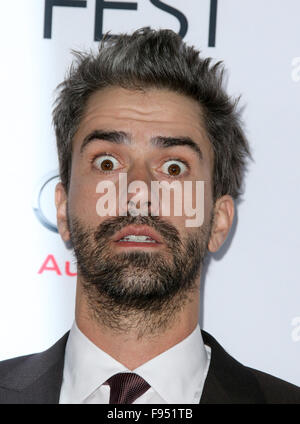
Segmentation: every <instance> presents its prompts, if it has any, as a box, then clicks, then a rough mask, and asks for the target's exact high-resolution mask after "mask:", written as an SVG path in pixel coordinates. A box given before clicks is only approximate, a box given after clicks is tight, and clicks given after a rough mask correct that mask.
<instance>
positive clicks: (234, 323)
mask: <svg viewBox="0 0 300 424" xmlns="http://www.w3.org/2000/svg"><path fill="white" fill-rule="evenodd" d="M46 3H47V4H48V6H49V5H50V4H51V3H53V4H56V6H54V7H53V10H52V11H51V8H50V9H49V10H50V12H52V13H51V14H52V28H50V20H49V16H51V14H50V15H47V19H46V21H45V6H46ZM62 3H64V4H65V6H58V4H62ZM112 3H115V2H112V1H111V2H104V1H102V0H101V1H100V0H98V2H97V4H98V9H97V18H98V19H97V25H96V28H95V13H96V0H87V1H77V0H73V1H58V0H56V1H52V2H51V1H47V2H45V1H44V0H25V1H24V0H10V1H2V2H1V15H0V31H1V34H0V35H1V37H0V46H1V49H0V54H1V67H0V72H1V80H0V81H1V101H0V119H1V155H0V176H1V196H2V202H1V206H2V207H1V211H0V216H1V222H2V226H1V244H0V246H1V282H0V338H1V348H0V359H6V358H9V357H13V356H18V355H23V354H28V353H33V352H37V351H41V350H44V349H46V348H48V347H49V346H50V345H51V344H53V343H54V342H55V341H56V340H57V339H58V338H59V337H60V336H62V335H63V334H64V333H65V332H66V331H67V330H68V329H69V328H70V326H71V324H72V321H73V319H74V299H75V283H76V277H75V276H71V275H70V274H74V273H75V272H76V269H75V266H74V261H73V258H72V255H71V253H70V252H69V251H68V250H66V248H65V246H64V244H63V243H62V241H61V240H60V238H59V235H58V234H57V233H55V232H53V231H51V230H49V229H48V228H46V227H45V226H43V225H42V224H41V223H40V221H39V220H38V218H37V216H36V213H35V212H34V208H37V207H39V211H40V212H41V211H42V213H43V215H44V217H45V218H47V219H48V221H49V222H50V223H51V222H52V223H54V224H55V211H54V197H53V195H54V186H55V182H56V180H55V179H51V178H52V176H53V173H54V174H55V170H56V169H57V166H58V164H57V157H56V147H55V138H54V133H53V129H52V126H51V110H52V102H53V99H54V94H53V92H54V89H55V87H56V86H57V84H58V83H59V82H61V80H62V79H63V78H64V75H65V72H66V69H67V66H68V65H69V64H70V61H71V59H72V56H71V53H70V50H71V49H82V48H84V49H86V48H95V47H97V42H95V41H94V38H95V32H96V34H98V35H99V33H100V30H101V25H100V24H101V23H103V32H105V31H108V30H111V32H112V33H118V32H120V31H126V32H131V31H133V30H134V29H136V28H139V27H141V26H152V27H154V28H171V29H173V30H175V31H177V32H179V31H182V32H186V34H185V35H184V34H183V35H184V39H185V41H187V42H188V43H190V44H194V45H195V46H197V47H198V48H200V49H201V51H202V53H203V55H204V56H212V57H214V58H215V59H222V60H224V62H225V64H226V67H227V69H228V90H229V92H230V93H231V94H233V95H234V96H236V95H239V94H240V93H242V100H241V104H242V105H244V106H245V110H244V114H243V116H244V120H245V122H246V127H247V134H248V137H249V139H250V143H251V146H252V151H253V156H254V160H255V162H254V163H252V164H251V167H250V171H249V173H248V175H247V183H246V190H245V194H244V196H243V202H242V203H241V204H240V205H239V207H238V218H237V221H236V223H235V228H234V230H233V232H232V235H231V237H230V239H229V240H228V242H227V243H226V245H225V246H224V248H223V249H222V251H221V252H220V253H218V254H217V255H215V256H214V257H213V258H212V259H211V261H210V264H209V268H208V271H207V273H206V278H205V285H204V289H203V293H202V311H201V317H200V320H201V324H202V326H203V328H204V329H206V330H207V331H209V332H210V333H211V334H212V335H214V336H215V337H216V338H217V340H218V341H219V342H220V343H221V344H222V345H223V346H224V347H225V349H226V350H227V351H228V352H229V353H230V354H231V355H233V356H234V357H235V358H236V359H238V360H239V361H240V362H243V363H245V364H247V365H249V366H251V367H254V368H257V369H261V370H263V371H266V372H269V373H271V374H273V375H276V376H278V377H280V378H283V379H285V380H287V381H290V382H292V383H295V384H298V385H300V367H299V354H300V285H299V283H300V279H299V263H300V262H299V252H300V241H299V239H300V225H299V208H300V200H299V188H298V184H299V182H300V167H299V158H300V140H299V135H300V130H299V128H300V126H299V120H300V114H299V112H300V100H299V99H300V97H299V96H300V43H299V41H300V26H299V16H300V2H299V1H298V0H286V1H282V0H281V1H280V0H264V1H263V2H262V1H260V0H243V1H240V0H219V2H218V4H217V15H216V16H217V20H216V28H215V31H214V25H213V21H214V20H213V19H212V20H210V7H211V5H212V7H213V6H214V4H215V3H216V2H215V1H214V0H212V1H210V0H198V1H197V0H188V1H184V2H183V1H180V0H166V1H164V2H161V1H155V0H153V1H150V0H135V1H128V2H124V1H123V2H120V1H119V2H117V3H115V6H117V7H118V9H111V8H110V9H108V8H107V7H108V6H109V5H111V4H112ZM120 3H123V6H124V3H126V4H125V6H126V7H127V8H128V7H130V5H128V4H129V3H131V4H132V5H131V9H129V10H121V9H120ZM101 4H102V6H105V7H106V8H105V9H104V10H103V16H101V10H100V6H101ZM79 5H80V6H82V7H75V6H79ZM164 5H169V6H172V7H173V8H176V9H177V11H178V12H176V11H174V10H171V11H170V10H169V11H168V10H167V11H166V10H163V9H164ZM71 6H73V7H71ZM212 10H213V9H212ZM213 16H214V14H213V13H212V17H213ZM45 22H46V24H45ZM50 29H51V31H50ZM49 31H50V32H51V34H49ZM209 34H210V37H209ZM214 35H215V41H214ZM50 36H51V38H49V37H50ZM45 37H48V38H45ZM209 40H210V41H209ZM209 44H210V46H209ZM46 181H49V183H48V184H46V185H45V183H46ZM42 188H43V190H41V189H42Z"/></svg>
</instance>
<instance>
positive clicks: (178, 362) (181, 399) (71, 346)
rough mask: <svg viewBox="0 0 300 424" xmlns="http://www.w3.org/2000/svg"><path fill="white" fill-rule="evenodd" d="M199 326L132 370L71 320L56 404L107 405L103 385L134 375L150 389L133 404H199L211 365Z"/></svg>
mask: <svg viewBox="0 0 300 424" xmlns="http://www.w3.org/2000/svg"><path fill="white" fill-rule="evenodd" d="M210 355H211V351H210V348H209V347H208V346H206V345H204V343H203V339H202V335H201V331H200V327H199V325H197V326H196V328H195V330H194V331H193V332H192V333H191V334H190V335H189V336H188V337H186V338H185V339H184V340H182V341H181V342H180V343H178V344H176V345H175V346H173V347H171V348H170V349H168V350H166V351H165V352H163V353H161V354H160V355H158V356H156V357H155V358H153V359H151V360H150V361H148V362H146V363H144V364H143V365H141V366H139V367H138V368H136V369H135V370H133V371H131V370H129V369H127V368H126V367H125V366H124V365H122V364H121V363H119V362H118V361H116V360H115V359H114V358H112V357H111V356H110V355H108V354H107V353H106V352H104V351H103V350H101V349H100V348H99V347H97V346H96V345H95V344H94V343H92V342H91V341H90V340H89V339H88V338H87V337H86V336H85V335H84V334H83V333H82V332H81V331H80V330H79V328H78V327H77V325H76V322H75V321H74V323H73V326H72V328H71V331H70V335H69V338H68V341H67V345H66V353H65V363H64V372H63V382H62V387H61V392H60V399H59V403H61V404H62V403H75V404H93V403H96V404H108V403H109V394H110V387H109V386H108V385H106V384H103V383H105V382H106V381H107V380H108V379H109V378H110V377H112V376H113V375H114V374H117V373H119V372H134V373H136V374H138V375H139V376H140V377H142V378H143V379H144V380H146V381H147V383H148V384H149V385H150V386H151V387H150V389H148V390H147V391H146V392H145V393H144V394H143V395H142V396H140V397H139V398H138V399H136V401H135V402H134V404H180V403H182V404H185V403H186V404H193V403H199V402H200V398H201V395H202V390H203V386H204V382H205V379H206V376H207V372H208V368H209V363H210Z"/></svg>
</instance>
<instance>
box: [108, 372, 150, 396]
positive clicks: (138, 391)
mask: <svg viewBox="0 0 300 424" xmlns="http://www.w3.org/2000/svg"><path fill="white" fill-rule="evenodd" d="M105 384H108V385H109V386H110V398H109V403H127V404H128V403H133V402H134V401H135V400H136V399H137V398H138V397H140V396H142V394H144V393H145V392H146V391H147V390H148V389H149V388H150V385H149V384H148V383H147V382H146V381H145V380H144V379H143V378H142V377H140V376H139V375H137V374H134V373H129V372H120V373H119V374H115V375H113V376H112V377H110V378H109V379H108V380H107V381H106V383H105Z"/></svg>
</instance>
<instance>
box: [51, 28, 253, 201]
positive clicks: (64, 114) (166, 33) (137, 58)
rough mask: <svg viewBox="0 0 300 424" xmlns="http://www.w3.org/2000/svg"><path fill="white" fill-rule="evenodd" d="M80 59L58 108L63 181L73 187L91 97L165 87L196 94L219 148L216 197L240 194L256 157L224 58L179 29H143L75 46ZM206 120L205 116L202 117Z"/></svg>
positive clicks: (62, 91)
mask: <svg viewBox="0 0 300 424" xmlns="http://www.w3.org/2000/svg"><path fill="white" fill-rule="evenodd" d="M73 53H74V55H75V60H74V62H73V63H72V65H71V67H70V69H69V72H68V75H67V76H66V78H65V80H64V81H63V82H62V83H61V84H60V85H59V86H58V87H57V90H58V95H57V98H56V101H55V107H54V111H53V124H54V128H55V133H56V139H57V149H58V158H59V169H60V178H61V182H62V184H63V185H64V187H65V189H66V191H68V188H69V182H70V172H71V163H72V139H73V137H74V134H75V133H76V131H77V129H78V126H79V124H80V121H81V118H82V116H83V113H84V110H85V106H86V103H87V100H88V99H89V97H90V96H91V94H93V93H94V92H96V91H98V90H101V89H103V88H104V87H107V86H120V87H123V88H127V89H147V88H163V89H170V90H172V91H174V92H177V93H181V94H184V95H186V96H189V97H191V98H193V99H195V100H196V101H197V102H198V103H199V105H200V107H201V110H202V120H203V122H204V125H205V129H206V132H207V135H208V138H209V140H210V142H211V145H212V148H213V152H214V169H213V197H214V200H216V199H217V198H219V197H220V196H222V195H224V194H229V195H231V196H232V197H233V198H234V199H236V198H238V197H239V195H240V194H241V193H242V191H243V176H244V173H245V170H246V166H247V160H248V159H249V158H251V153H250V150H249V144H248V141H247V138H246V136H245V134H244V131H243V129H242V124H241V121H240V112H239V111H238V110H237V103H238V101H237V100H234V99H231V98H230V96H228V94H227V93H226V91H225V89H224V87H223V85H224V84H223V75H224V67H223V64H222V62H217V63H215V64H213V63H212V62H213V60H212V58H202V57H201V56H200V52H199V51H198V50H196V49H195V48H194V47H192V46H187V45H186V44H185V43H184V42H183V41H182V39H181V37H180V36H179V35H177V34H176V33H175V32H173V31H171V30H168V29H162V30H153V29H151V28H141V29H139V30H137V31H135V32H134V33H133V34H132V35H128V34H120V35H118V36H113V37H110V36H108V35H107V36H106V37H104V39H103V40H102V42H101V43H100V44H99V49H98V51H96V52H92V51H90V52H78V51H73ZM199 119H200V118H199Z"/></svg>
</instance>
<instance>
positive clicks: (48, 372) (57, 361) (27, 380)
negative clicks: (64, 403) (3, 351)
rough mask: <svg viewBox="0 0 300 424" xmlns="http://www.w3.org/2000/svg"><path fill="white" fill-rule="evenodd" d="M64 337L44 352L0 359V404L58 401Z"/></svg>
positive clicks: (65, 339) (65, 338)
mask: <svg viewBox="0 0 300 424" xmlns="http://www.w3.org/2000/svg"><path fill="white" fill-rule="evenodd" d="M67 338H68V333H67V334H65V335H64V336H63V337H62V338H61V339H59V340H58V341H57V342H56V343H55V344H54V345H53V346H51V347H50V348H49V349H47V350H45V351H43V352H39V353H34V354H30V355H24V356H19V357H16V358H12V359H6V360H3V361H0V403H57V402H56V401H57V395H58V393H57V391H58V389H59V388H60V384H61V379H62V372H63V363H64V352H65V345H66V341H67Z"/></svg>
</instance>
